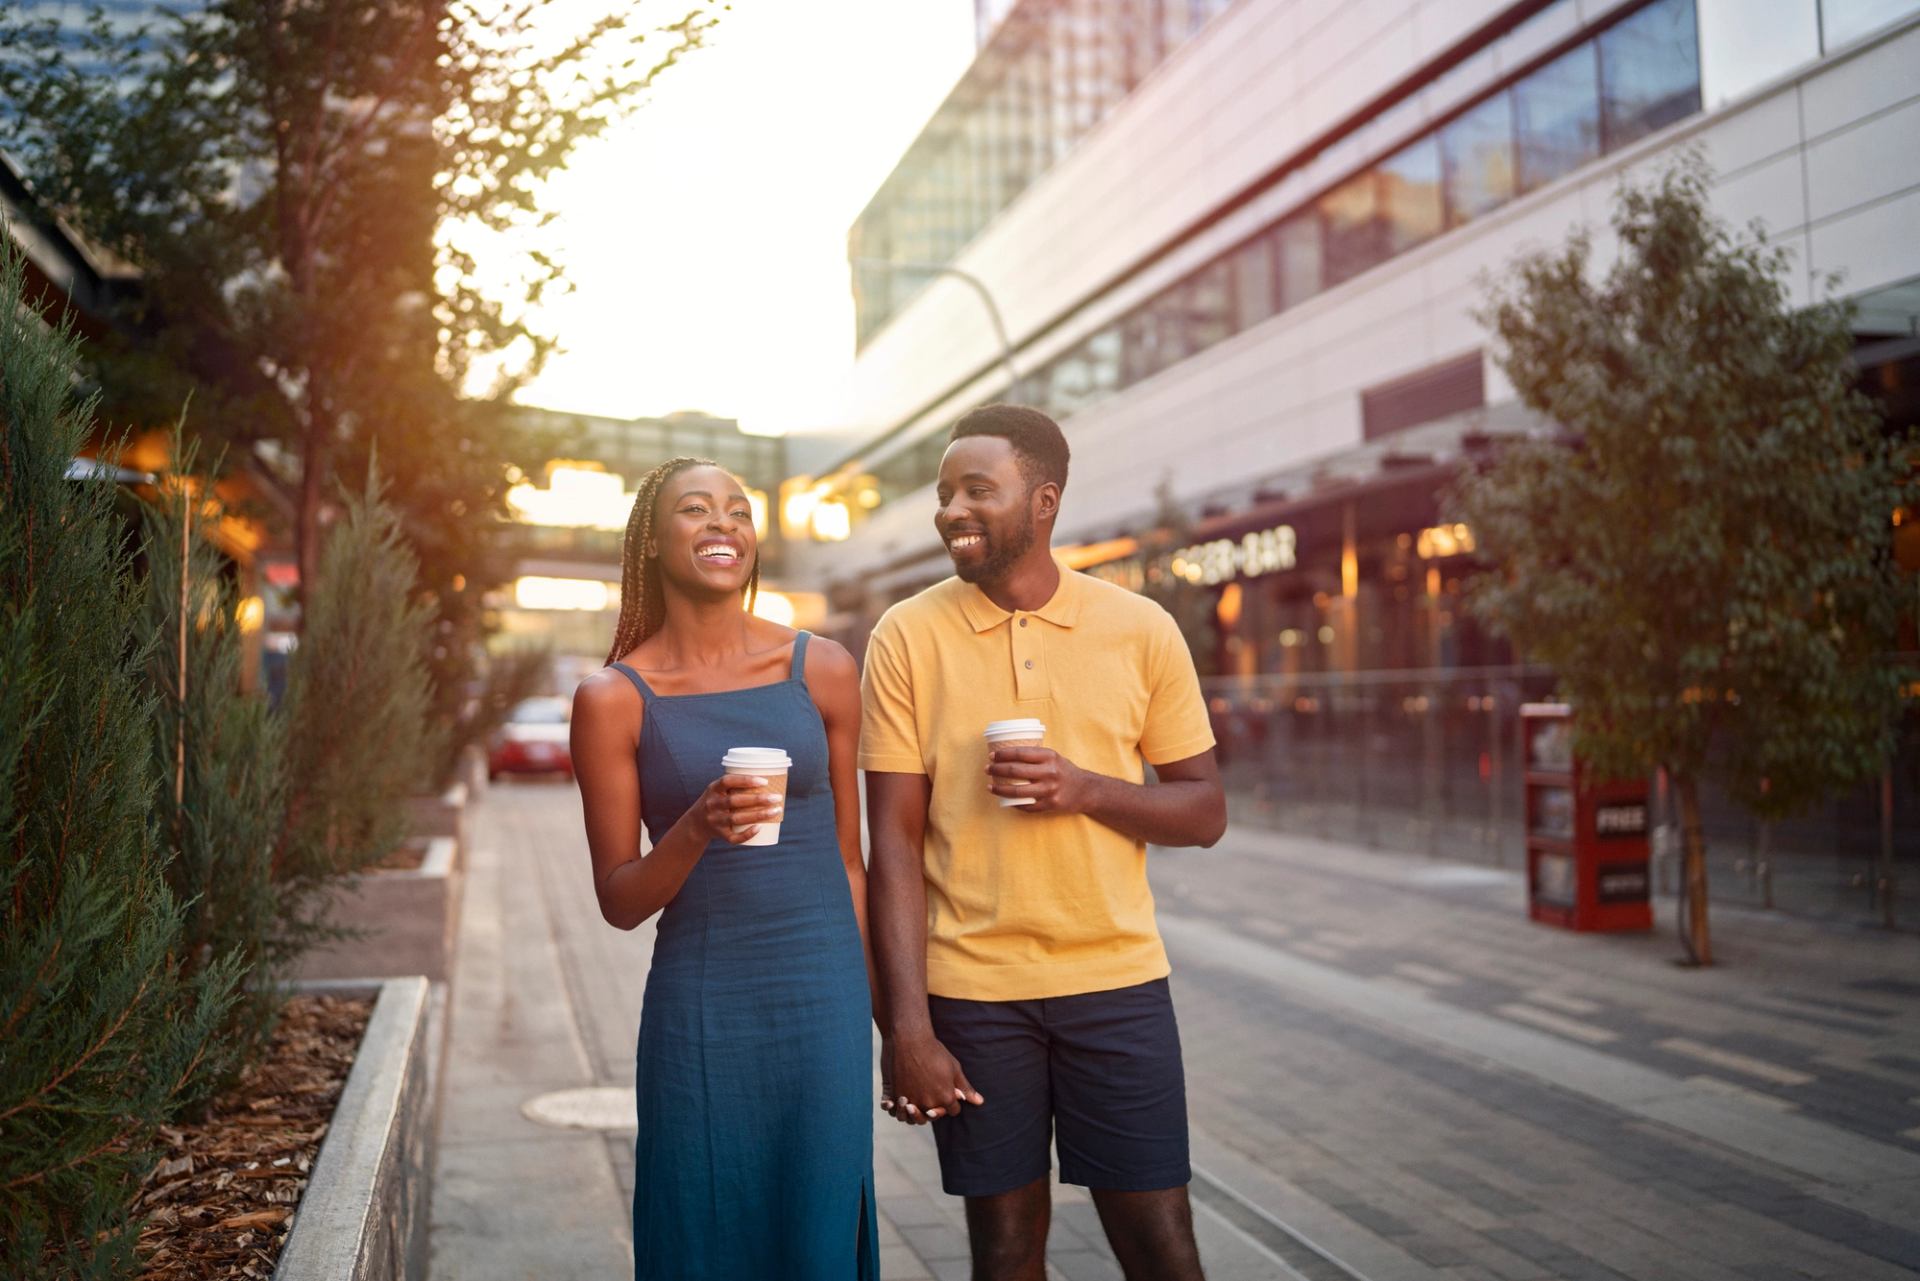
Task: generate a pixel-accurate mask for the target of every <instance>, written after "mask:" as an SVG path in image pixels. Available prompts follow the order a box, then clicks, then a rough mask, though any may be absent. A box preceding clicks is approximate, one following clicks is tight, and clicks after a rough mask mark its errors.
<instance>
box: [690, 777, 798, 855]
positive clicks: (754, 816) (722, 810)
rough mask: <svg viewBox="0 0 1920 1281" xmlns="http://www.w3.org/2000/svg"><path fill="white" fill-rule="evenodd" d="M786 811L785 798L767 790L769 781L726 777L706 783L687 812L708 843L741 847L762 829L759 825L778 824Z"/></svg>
mask: <svg viewBox="0 0 1920 1281" xmlns="http://www.w3.org/2000/svg"><path fill="white" fill-rule="evenodd" d="M783 808H784V798H782V797H776V796H774V795H773V794H772V793H771V792H769V791H768V790H767V780H766V779H764V778H755V777H753V776H751V775H748V774H723V775H721V776H720V777H719V778H716V779H714V780H713V782H711V783H708V784H707V790H706V791H704V792H702V793H701V794H700V799H699V800H697V801H695V802H694V803H693V808H692V809H690V810H688V811H687V812H688V813H689V814H691V815H692V816H693V818H694V821H695V822H696V823H698V824H699V827H700V832H701V834H702V835H704V836H705V837H706V838H707V839H708V840H710V841H725V842H726V843H727V844H729V845H742V844H745V843H746V842H747V841H748V840H750V839H752V837H753V834H754V833H755V832H757V831H759V830H760V824H762V823H775V822H778V821H779V819H780V814H781V811H782V809H783Z"/></svg>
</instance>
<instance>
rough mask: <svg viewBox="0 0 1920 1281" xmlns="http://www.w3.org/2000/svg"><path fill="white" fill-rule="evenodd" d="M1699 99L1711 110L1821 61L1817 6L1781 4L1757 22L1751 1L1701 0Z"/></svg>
mask: <svg viewBox="0 0 1920 1281" xmlns="http://www.w3.org/2000/svg"><path fill="white" fill-rule="evenodd" d="M1697 8H1698V13H1699V22H1700V38H1699V39H1700V96H1701V97H1702V98H1703V99H1705V102H1706V105H1707V106H1709V107H1718V106H1721V105H1722V104H1724V103H1728V102H1731V101H1733V100H1734V99H1735V98H1738V97H1740V96H1741V95H1743V94H1745V93H1747V92H1748V91H1749V90H1752V89H1756V88H1758V87H1759V86H1761V85H1763V84H1765V83H1766V82H1767V81H1769V80H1772V79H1773V78H1774V77H1776V76H1780V75H1784V74H1785V73H1786V72H1788V71H1791V70H1792V69H1793V68H1795V67H1802V66H1805V65H1806V64H1808V63H1810V62H1812V61H1814V60H1815V59H1817V58H1818V57H1819V56H1820V10H1819V5H1818V4H1817V3H1815V0H1793V2H1792V3H1788V4H1777V5H1775V6H1773V7H1772V8H1771V9H1770V10H1769V11H1768V13H1767V20H1766V21H1765V22H1755V21H1754V20H1753V0H1698V6H1697Z"/></svg>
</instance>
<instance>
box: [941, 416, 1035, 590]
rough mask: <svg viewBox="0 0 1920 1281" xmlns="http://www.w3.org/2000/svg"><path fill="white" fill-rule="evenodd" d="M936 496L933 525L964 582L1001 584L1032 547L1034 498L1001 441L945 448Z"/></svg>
mask: <svg viewBox="0 0 1920 1281" xmlns="http://www.w3.org/2000/svg"><path fill="white" fill-rule="evenodd" d="M938 495H939V503H940V506H939V509H938V510H936V511H935V512H934V514H933V527H934V528H935V529H936V530H938V531H939V532H940V540H941V541H942V542H944V543H945V544H946V545H947V555H948V556H950V557H952V559H953V572H954V573H956V574H958V575H959V576H960V578H961V579H962V580H963V581H965V582H969V583H979V582H994V581H997V580H998V579H1000V578H1001V577H1003V576H1004V575H1005V574H1006V573H1007V571H1008V570H1009V569H1011V568H1012V567H1013V566H1014V564H1015V563H1016V562H1017V561H1019V559H1020V558H1021V557H1022V556H1024V555H1025V554H1026V552H1027V549H1028V548H1030V547H1032V546H1033V541H1034V537H1035V535H1036V532H1037V531H1036V529H1035V520H1034V516H1035V512H1034V494H1033V492H1032V491H1031V490H1029V489H1028V487H1027V478H1026V476H1025V475H1024V474H1022V472H1021V470H1020V456H1019V455H1018V454H1016V453H1015V452H1014V448H1013V445H1012V444H1011V443H1010V442H1008V441H1007V440H1006V439H1004V438H1003V437H1000V436H963V437H961V438H960V439H959V440H956V441H954V442H953V443H952V444H951V445H949V446H947V452H946V455H945V456H944V457H943V458H941V460H940V485H939V491H938Z"/></svg>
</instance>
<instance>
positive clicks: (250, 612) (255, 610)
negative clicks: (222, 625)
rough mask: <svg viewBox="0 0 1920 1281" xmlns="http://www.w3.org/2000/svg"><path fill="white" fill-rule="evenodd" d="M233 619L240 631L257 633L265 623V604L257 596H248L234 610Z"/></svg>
mask: <svg viewBox="0 0 1920 1281" xmlns="http://www.w3.org/2000/svg"><path fill="white" fill-rule="evenodd" d="M233 617H234V621H235V622H237V623H239V624H240V630H241V631H243V632H247V633H249V634H251V633H253V632H257V631H259V630H260V628H261V626H262V625H264V624H265V623H266V621H267V602H265V601H264V600H262V599H260V598H259V597H258V596H249V597H247V598H246V599H245V600H243V601H241V602H240V604H239V605H238V606H236V607H235V608H234V611H233Z"/></svg>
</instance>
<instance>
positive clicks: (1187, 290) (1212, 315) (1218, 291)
mask: <svg viewBox="0 0 1920 1281" xmlns="http://www.w3.org/2000/svg"><path fill="white" fill-rule="evenodd" d="M1180 294H1181V299H1182V302H1183V304H1184V307H1183V310H1182V315H1181V320H1182V323H1183V326H1184V328H1185V332H1184V333H1183V334H1182V336H1181V342H1180V351H1181V354H1182V355H1187V356H1191V355H1193V354H1194V353H1195V352H1200V351H1205V350H1206V349H1207V348H1209V347H1211V346H1213V345H1214V344H1215V343H1217V342H1225V341H1226V340H1227V339H1229V338H1231V337H1233V335H1234V332H1235V326H1234V314H1233V263H1232V261H1231V260H1230V259H1227V258H1218V259H1215V260H1214V261H1213V262H1210V263H1208V264H1207V265H1206V266H1204V267H1202V268H1201V269H1200V270H1199V271H1197V272H1195V273H1194V274H1193V276H1192V278H1191V279H1189V280H1188V281H1187V283H1186V284H1185V285H1184V286H1183V287H1182V288H1181V290H1180Z"/></svg>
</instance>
